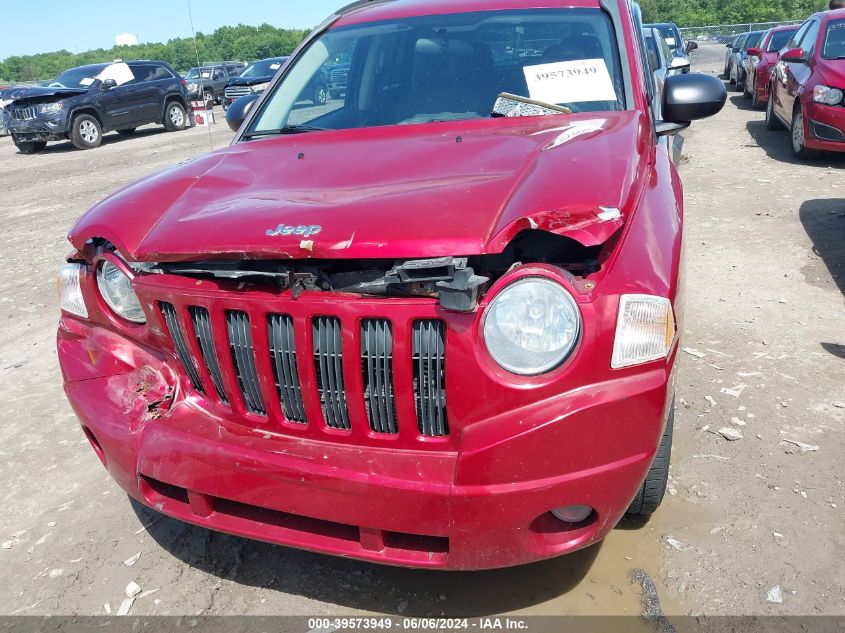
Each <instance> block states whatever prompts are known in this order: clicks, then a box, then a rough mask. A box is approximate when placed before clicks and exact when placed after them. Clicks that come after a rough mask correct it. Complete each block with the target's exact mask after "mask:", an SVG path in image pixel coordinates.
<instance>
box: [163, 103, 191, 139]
mask: <svg viewBox="0 0 845 633" xmlns="http://www.w3.org/2000/svg"><path fill="white" fill-rule="evenodd" d="M187 126H188V115H187V114H186V112H185V106H183V105H182V104H181V103H179V102H178V101H171V102H170V103H168V104H167V107H166V108H165V109H164V129H166V130H167V131H168V132H178V131H180V130H184V129H185V128H186V127H187Z"/></svg>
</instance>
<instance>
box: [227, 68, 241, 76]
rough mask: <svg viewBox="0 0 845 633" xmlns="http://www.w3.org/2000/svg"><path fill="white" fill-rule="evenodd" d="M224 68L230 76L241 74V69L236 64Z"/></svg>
mask: <svg viewBox="0 0 845 633" xmlns="http://www.w3.org/2000/svg"><path fill="white" fill-rule="evenodd" d="M226 70H227V72H228V73H229V76H230V77H237V76H238V75H240V74H241V69H240V68H238V67H237V66H227V67H226Z"/></svg>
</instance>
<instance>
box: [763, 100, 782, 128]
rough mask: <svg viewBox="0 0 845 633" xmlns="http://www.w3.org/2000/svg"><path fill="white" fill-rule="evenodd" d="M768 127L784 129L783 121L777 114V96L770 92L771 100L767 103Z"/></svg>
mask: <svg viewBox="0 0 845 633" xmlns="http://www.w3.org/2000/svg"><path fill="white" fill-rule="evenodd" d="M766 129H767V130H782V129H783V123H781V122H780V119H779V118H777V116H775V96H774V95H773V94H772V93H771V92H770V93H769V101H768V102H767V103H766Z"/></svg>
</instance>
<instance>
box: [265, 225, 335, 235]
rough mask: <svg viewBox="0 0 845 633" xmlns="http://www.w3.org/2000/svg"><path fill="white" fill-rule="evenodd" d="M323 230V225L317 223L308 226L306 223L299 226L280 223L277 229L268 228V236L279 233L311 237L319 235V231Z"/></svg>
mask: <svg viewBox="0 0 845 633" xmlns="http://www.w3.org/2000/svg"><path fill="white" fill-rule="evenodd" d="M322 230H323V227H322V226H319V225H317V224H312V225H311V226H306V225H304V224H300V225H299V226H289V225H287V224H280V225H279V226H277V227H276V228H275V229H267V237H278V236H279V235H300V236H302V237H311V236H312V235H317V233H319V232H320V231H322Z"/></svg>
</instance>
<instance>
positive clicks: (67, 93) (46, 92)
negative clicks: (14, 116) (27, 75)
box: [15, 86, 88, 102]
mask: <svg viewBox="0 0 845 633" xmlns="http://www.w3.org/2000/svg"><path fill="white" fill-rule="evenodd" d="M86 92H88V89H87V88H47V87H46V86H36V87H33V88H27V89H25V90H23V91H22V92H18V93H16V94H15V101H16V102H25V101H30V100H32V99H37V100H39V101H44V100H46V99H49V98H50V97H55V99H56V101H58V100H59V99H64V98H66V97H75V96H77V95H84V94H85V93H86Z"/></svg>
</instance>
